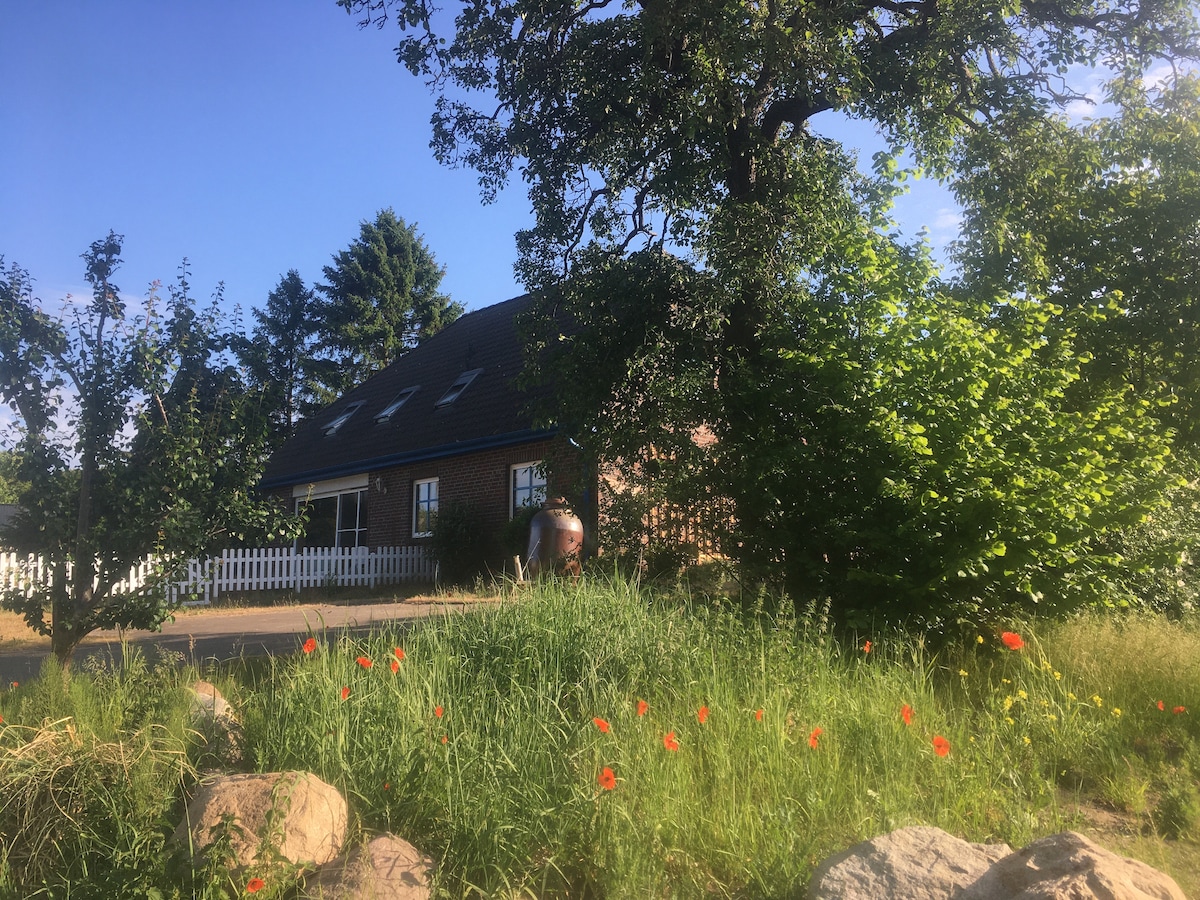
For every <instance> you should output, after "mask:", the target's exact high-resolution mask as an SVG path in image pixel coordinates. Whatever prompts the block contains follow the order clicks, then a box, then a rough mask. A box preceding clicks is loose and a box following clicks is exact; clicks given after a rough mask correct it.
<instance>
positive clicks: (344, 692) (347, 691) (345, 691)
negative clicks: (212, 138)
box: [342, 687, 350, 700]
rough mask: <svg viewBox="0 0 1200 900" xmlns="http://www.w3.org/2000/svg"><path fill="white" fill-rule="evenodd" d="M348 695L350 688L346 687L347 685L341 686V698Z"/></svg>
mask: <svg viewBox="0 0 1200 900" xmlns="http://www.w3.org/2000/svg"><path fill="white" fill-rule="evenodd" d="M349 696H350V688H348V687H344V688H342V699H343V700H345V699H346V698H347V697H349Z"/></svg>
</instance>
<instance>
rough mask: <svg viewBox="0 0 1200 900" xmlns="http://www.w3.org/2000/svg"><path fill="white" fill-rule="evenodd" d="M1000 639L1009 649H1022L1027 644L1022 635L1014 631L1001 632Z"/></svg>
mask: <svg viewBox="0 0 1200 900" xmlns="http://www.w3.org/2000/svg"><path fill="white" fill-rule="evenodd" d="M1000 640H1001V642H1002V643H1003V644H1004V646H1005V647H1007V648H1008V649H1009V650H1020V649H1021V648H1022V647H1024V646H1025V641H1023V640H1022V639H1021V636H1020V635H1019V634H1017V633H1015V632H1012V631H1003V632H1001V633H1000Z"/></svg>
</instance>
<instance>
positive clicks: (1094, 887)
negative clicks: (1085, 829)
mask: <svg viewBox="0 0 1200 900" xmlns="http://www.w3.org/2000/svg"><path fill="white" fill-rule="evenodd" d="M955 900H1187V898H1186V897H1185V896H1184V893H1183V891H1181V890H1180V889H1179V885H1178V884H1176V883H1175V880H1174V879H1173V878H1171V876H1169V875H1166V874H1165V873H1163V872H1160V871H1158V870H1157V869H1155V868H1153V867H1151V866H1148V865H1146V864H1145V863H1143V862H1139V861H1138V860H1136V859H1126V858H1125V857H1123V856H1117V855H1116V854H1115V853H1111V852H1109V851H1108V850H1105V849H1104V848H1103V847H1100V846H1098V845H1097V844H1094V843H1092V841H1090V840H1088V839H1087V838H1086V837H1084V836H1083V835H1081V834H1076V833H1075V832H1073V831H1064V832H1062V833H1061V834H1052V835H1050V836H1049V837H1045V838H1042V839H1041V840H1038V841H1034V842H1033V843H1032V844H1030V845H1029V846H1028V847H1025V848H1024V849H1021V850H1018V851H1017V852H1016V853H1013V854H1011V855H1010V856H1007V857H1005V858H1004V859H1002V860H1000V861H999V862H998V863H996V864H995V865H994V866H992V867H991V868H990V869H988V871H987V872H985V873H984V874H983V875H982V876H981V877H980V878H979V879H978V880H977V881H976V882H975V883H974V884H972V885H971V886H970V887H969V888H967V889H966V890H964V891H963V892H962V893H961V894H958V895H957V896H956V897H955Z"/></svg>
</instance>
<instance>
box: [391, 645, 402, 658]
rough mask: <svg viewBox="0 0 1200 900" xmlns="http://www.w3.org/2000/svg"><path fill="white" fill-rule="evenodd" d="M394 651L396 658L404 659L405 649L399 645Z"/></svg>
mask: <svg viewBox="0 0 1200 900" xmlns="http://www.w3.org/2000/svg"><path fill="white" fill-rule="evenodd" d="M392 653H393V654H395V657H396V659H404V651H403V650H401V649H400V648H399V647H397V648H396V649H395V650H393V651H392Z"/></svg>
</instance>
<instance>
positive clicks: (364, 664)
mask: <svg viewBox="0 0 1200 900" xmlns="http://www.w3.org/2000/svg"><path fill="white" fill-rule="evenodd" d="M354 661H355V662H356V663H358V664H359V665H360V666H362V667H363V668H364V669H369V668H371V666H373V665H375V663H373V662H371V660H369V659H367V658H366V657H365V656H360V657H359V658H358V659H356V660H354Z"/></svg>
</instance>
